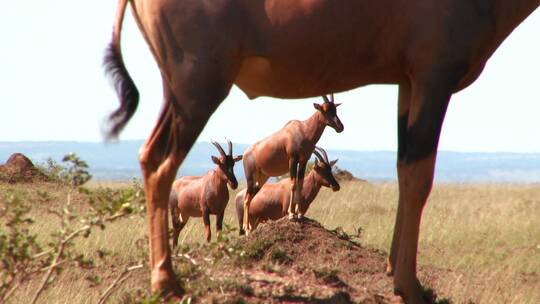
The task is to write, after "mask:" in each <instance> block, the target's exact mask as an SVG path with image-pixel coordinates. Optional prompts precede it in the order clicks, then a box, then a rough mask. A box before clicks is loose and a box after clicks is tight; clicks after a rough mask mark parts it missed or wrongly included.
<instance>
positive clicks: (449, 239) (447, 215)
mask: <svg viewBox="0 0 540 304" xmlns="http://www.w3.org/2000/svg"><path fill="white" fill-rule="evenodd" d="M103 186H107V187H111V186H112V187H124V186H125V184H110V183H109V184H96V183H94V184H91V185H89V187H91V188H98V187H103ZM240 188H241V187H240ZM38 190H39V191H47V192H49V193H50V195H51V199H50V200H48V201H47V202H46V203H44V202H40V201H39V199H38V196H37V195H36V193H37V191H38ZM0 191H1V192H2V193H15V192H17V193H21V195H22V197H24V198H25V199H26V200H28V201H29V202H32V204H35V207H33V208H32V212H31V213H32V216H33V218H34V219H35V220H36V223H35V224H33V226H32V232H36V233H38V234H39V235H40V237H43V238H47V236H48V235H49V233H50V232H53V231H55V230H57V229H58V227H59V226H58V225H59V223H58V220H57V219H56V218H54V216H53V215H50V214H48V213H47V210H48V209H49V208H50V207H51V206H54V205H59V204H62V203H63V202H65V200H66V196H67V194H66V191H67V190H66V188H63V187H60V186H55V185H52V184H46V183H44V184H33V185H28V184H27V185H0ZM397 195H398V192H397V186H396V185H395V184H371V183H363V182H347V183H343V184H342V187H341V191H340V192H337V193H333V192H331V191H329V190H327V189H323V190H322V191H321V193H320V194H319V196H318V197H317V199H316V201H315V202H314V203H313V205H312V208H311V209H310V210H309V211H308V213H307V216H308V217H310V218H313V219H315V220H317V221H319V222H320V223H321V224H322V225H323V226H324V227H326V228H328V229H334V228H336V227H342V228H343V230H344V231H345V232H347V233H349V234H357V233H358V232H359V233H360V234H359V240H360V243H361V244H362V245H363V246H367V247H371V248H374V249H380V250H383V251H387V250H388V248H389V243H390V240H391V236H392V230H393V223H394V216H395V212H396V201H397ZM230 197H231V201H230V202H229V205H228V207H227V212H226V215H225V223H226V224H228V225H229V226H231V227H237V226H238V224H237V221H236V216H235V214H234V212H233V204H232V199H233V198H234V193H233V192H231V195H230ZM74 201H75V202H77V198H76V197H75V198H74ZM5 203H6V202H5V201H0V204H5ZM81 208H83V207H81ZM211 221H212V223H214V218H212V219H211ZM2 229H3V228H2ZM213 231H214V230H213ZM145 233H146V220H145V218H144V217H141V216H132V217H130V218H125V219H121V220H119V221H118V222H115V223H112V224H110V225H108V226H107V228H106V229H105V230H104V231H97V232H95V233H92V234H91V235H90V237H88V238H85V239H81V240H79V241H77V243H76V247H77V248H78V249H80V250H81V251H83V252H85V254H88V255H89V256H90V255H92V254H94V253H95V252H96V251H97V250H99V249H107V250H109V251H110V252H111V257H110V258H109V259H105V260H103V261H100V260H97V261H96V265H95V266H96V267H95V268H94V269H91V270H88V271H82V270H80V269H79V268H68V269H66V270H65V271H64V272H63V273H62V274H61V275H59V281H58V282H57V283H56V284H55V285H54V287H53V288H49V289H47V290H46V291H45V293H44V294H43V296H42V297H41V298H40V301H39V302H40V303H96V301H97V299H98V298H99V296H100V294H101V293H102V292H103V291H104V289H105V288H106V287H107V286H108V284H110V283H111V282H112V281H113V280H114V278H115V277H116V276H117V275H118V273H120V272H121V270H122V268H123V267H125V266H127V265H133V264H136V263H138V262H140V261H141V259H144V258H145V254H146V244H145V241H144V240H145ZM214 236H215V234H214ZM45 240H46V239H45ZM202 240H203V229H202V220H200V219H191V220H190V222H189V223H188V225H187V226H186V227H185V228H184V230H183V231H182V233H181V234H180V242H181V243H182V244H184V245H185V246H188V245H189V244H193V243H197V242H201V241H202ZM419 246H420V247H419V263H420V271H419V276H420V279H421V280H423V279H427V278H428V277H430V276H432V275H433V273H432V272H431V271H427V270H426V271H424V269H428V268H429V269H438V270H440V271H438V272H437V273H438V274H437V278H436V279H435V280H433V279H430V280H429V281H430V282H434V283H433V284H432V286H430V287H431V288H433V289H435V290H436V292H437V293H438V294H439V296H442V297H445V298H448V299H450V300H451V301H452V302H454V303H531V304H532V303H540V185H511V184H478V185H476V184H475V185H470V184H463V185H461V184H448V185H446V184H439V185H436V186H435V187H434V189H433V192H432V195H431V197H430V201H429V203H428V205H427V207H426V209H425V212H424V217H423V222H422V229H421V240H420V245H419ZM382 271H383V269H381V272H382ZM92 274H99V275H101V276H102V277H103V282H102V283H101V284H99V285H97V286H93V287H92V286H91V284H90V283H89V281H88V280H86V279H85V278H87V277H88V276H89V275H92ZM39 281H40V277H36V280H32V281H31V282H30V283H28V284H27V285H25V286H24V288H21V289H20V290H19V291H18V292H17V293H16V294H15V296H14V297H13V298H12V300H11V301H10V303H27V302H29V300H30V297H31V296H32V294H33V293H32V291H33V290H35V288H36V286H37V284H38V283H39ZM147 288H148V271H147V269H143V270H138V271H134V273H133V274H132V275H131V278H130V279H128V280H127V281H126V282H125V283H124V284H123V285H122V286H121V288H120V289H119V290H118V291H116V292H115V294H114V295H113V296H112V298H111V299H112V301H113V302H129V299H130V297H133V294H134V293H141V294H144V293H145V292H147Z"/></svg>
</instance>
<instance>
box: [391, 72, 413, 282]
mask: <svg viewBox="0 0 540 304" xmlns="http://www.w3.org/2000/svg"><path fill="white" fill-rule="evenodd" d="M410 101H411V85H410V83H408V82H407V83H403V84H400V85H399V97H398V123H397V124H398V161H397V173H398V182H399V189H404V187H405V185H402V183H403V181H404V180H405V178H404V176H402V177H400V174H401V173H403V170H401V169H400V167H401V166H402V165H403V162H402V160H403V158H404V154H405V151H406V150H407V148H406V144H407V141H406V134H407V122H408V116H409V110H410ZM403 194H404V193H403V192H402V191H399V199H398V208H397V214H396V221H395V224H394V235H393V237H392V245H391V247H390V255H389V257H388V260H387V263H386V274H387V275H389V276H392V275H394V269H395V267H396V258H397V250H398V248H399V240H400V238H401V228H402V220H403V204H404V196H403Z"/></svg>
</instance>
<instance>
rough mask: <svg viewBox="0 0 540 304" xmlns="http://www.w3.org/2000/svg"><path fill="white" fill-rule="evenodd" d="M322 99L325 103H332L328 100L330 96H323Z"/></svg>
mask: <svg viewBox="0 0 540 304" xmlns="http://www.w3.org/2000/svg"><path fill="white" fill-rule="evenodd" d="M322 98H323V99H324V102H330V100H328V96H326V94H325V95H323V96H322Z"/></svg>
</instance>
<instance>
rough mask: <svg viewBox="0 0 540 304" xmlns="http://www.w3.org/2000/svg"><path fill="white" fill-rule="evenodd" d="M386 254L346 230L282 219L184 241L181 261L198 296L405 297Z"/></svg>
mask: <svg viewBox="0 0 540 304" xmlns="http://www.w3.org/2000/svg"><path fill="white" fill-rule="evenodd" d="M192 246H193V245H192ZM385 259H386V254H384V253H383V252H380V251H377V250H373V249H367V248H364V247H362V246H361V245H360V244H358V243H357V242H354V241H353V240H351V236H350V235H347V234H345V233H344V232H343V231H341V230H334V231H329V230H327V229H325V228H324V227H322V226H321V225H320V224H319V223H318V222H316V221H313V220H310V219H304V220H302V221H298V222H291V221H289V220H288V219H282V220H279V221H277V222H272V223H268V224H263V225H260V226H259V228H258V229H257V230H255V231H254V232H253V233H252V234H251V235H250V236H248V237H243V238H239V239H236V238H231V239H228V237H227V235H225V236H224V240H223V239H222V240H221V241H218V242H216V243H211V244H205V245H200V246H199V247H196V248H193V247H191V248H190V247H187V245H184V247H181V248H180V249H178V250H177V251H176V254H175V260H176V261H175V265H176V267H177V272H178V273H179V275H180V277H181V278H182V283H183V284H184V287H185V288H186V290H187V291H188V293H189V295H190V296H191V297H192V299H193V300H195V302H203V303H206V302H216V303H243V302H245V303H402V302H401V298H399V297H396V296H394V295H393V292H392V291H393V284H392V278H391V277H388V276H386V275H385V273H384V268H385Z"/></svg>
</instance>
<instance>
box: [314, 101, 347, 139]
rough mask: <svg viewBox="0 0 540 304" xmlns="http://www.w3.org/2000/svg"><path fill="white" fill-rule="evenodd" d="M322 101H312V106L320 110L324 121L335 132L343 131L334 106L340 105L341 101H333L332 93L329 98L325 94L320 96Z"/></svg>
mask: <svg viewBox="0 0 540 304" xmlns="http://www.w3.org/2000/svg"><path fill="white" fill-rule="evenodd" d="M322 97H323V99H324V102H323V103H322V104H318V103H314V104H313V106H314V107H315V109H317V111H319V112H321V114H322V115H323V117H324V123H325V124H326V125H327V126H329V127H331V128H333V129H334V130H336V132H338V133H341V132H342V131H343V124H342V123H341V120H339V117H338V116H337V110H336V108H337V107H339V106H340V105H341V103H334V94H330V99H328V97H327V96H326V95H323V96H322Z"/></svg>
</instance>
